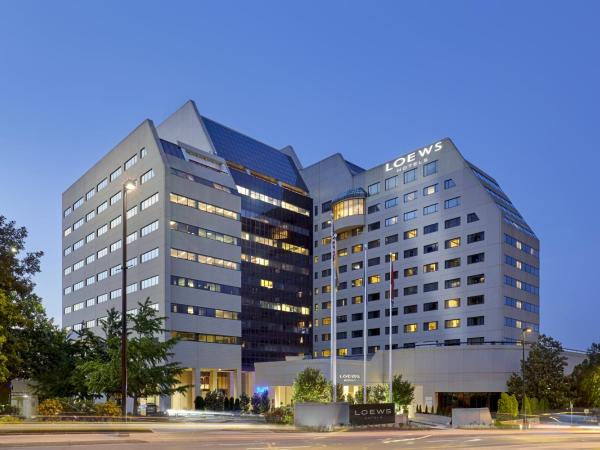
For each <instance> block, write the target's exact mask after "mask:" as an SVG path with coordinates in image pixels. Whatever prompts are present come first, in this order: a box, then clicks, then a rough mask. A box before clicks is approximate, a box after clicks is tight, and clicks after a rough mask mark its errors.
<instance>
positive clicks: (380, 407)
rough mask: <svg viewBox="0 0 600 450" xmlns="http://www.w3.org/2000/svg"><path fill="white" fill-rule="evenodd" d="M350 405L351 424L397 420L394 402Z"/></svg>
mask: <svg viewBox="0 0 600 450" xmlns="http://www.w3.org/2000/svg"><path fill="white" fill-rule="evenodd" d="M349 406H350V411H349V412H350V414H349V416H350V417H349V419H350V425H379V424H384V423H395V422H396V412H395V410H394V404H393V403H382V404H375V405H370V404H362V405H349Z"/></svg>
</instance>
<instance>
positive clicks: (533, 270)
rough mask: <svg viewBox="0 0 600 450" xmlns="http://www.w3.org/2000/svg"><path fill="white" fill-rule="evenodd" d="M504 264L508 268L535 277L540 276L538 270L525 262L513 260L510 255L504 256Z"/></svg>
mask: <svg viewBox="0 0 600 450" xmlns="http://www.w3.org/2000/svg"><path fill="white" fill-rule="evenodd" d="M504 263H505V264H508V265H509V266H513V267H515V268H517V269H519V270H522V271H523V272H527V273H530V274H532V275H535V276H536V277H537V276H539V275H540V269H538V268H537V267H535V266H532V265H531V264H527V263H526V262H523V261H520V260H518V259H516V258H513V257H512V256H510V255H504Z"/></svg>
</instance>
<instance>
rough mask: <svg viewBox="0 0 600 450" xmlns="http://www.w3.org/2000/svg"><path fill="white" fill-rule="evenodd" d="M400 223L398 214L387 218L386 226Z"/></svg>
mask: <svg viewBox="0 0 600 450" xmlns="http://www.w3.org/2000/svg"><path fill="white" fill-rule="evenodd" d="M397 223H398V216H392V217H388V218H387V219H385V226H386V227H389V226H392V225H396V224H397Z"/></svg>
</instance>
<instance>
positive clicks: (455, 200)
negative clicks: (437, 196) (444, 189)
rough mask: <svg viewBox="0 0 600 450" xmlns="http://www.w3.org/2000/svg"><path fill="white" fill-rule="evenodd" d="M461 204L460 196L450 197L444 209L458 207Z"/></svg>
mask: <svg viewBox="0 0 600 450" xmlns="http://www.w3.org/2000/svg"><path fill="white" fill-rule="evenodd" d="M457 206H460V197H454V198H449V199H448V200H446V201H445V202H444V209H450V208H456V207H457Z"/></svg>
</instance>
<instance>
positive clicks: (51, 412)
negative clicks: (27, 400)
mask: <svg viewBox="0 0 600 450" xmlns="http://www.w3.org/2000/svg"><path fill="white" fill-rule="evenodd" d="M61 412H63V404H62V402H61V401H60V400H58V399H56V398H48V399H46V400H44V401H42V402H41V403H40V404H39V405H38V414H39V415H40V416H57V415H59V414H60V413H61Z"/></svg>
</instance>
